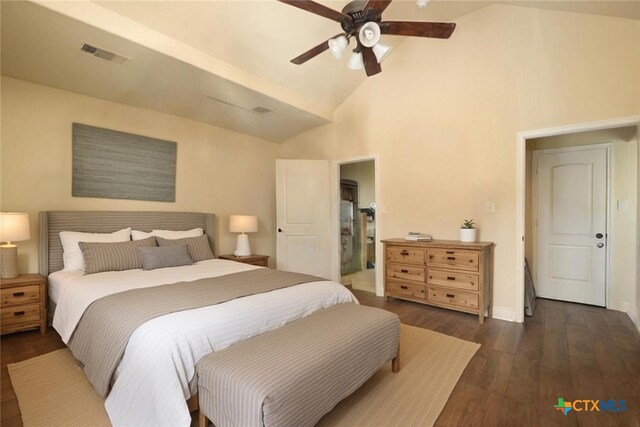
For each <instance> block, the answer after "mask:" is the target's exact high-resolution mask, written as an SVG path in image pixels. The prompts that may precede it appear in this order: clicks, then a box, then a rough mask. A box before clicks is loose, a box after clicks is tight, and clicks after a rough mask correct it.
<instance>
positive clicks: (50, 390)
mask: <svg viewBox="0 0 640 427" xmlns="http://www.w3.org/2000/svg"><path fill="white" fill-rule="evenodd" d="M478 348H480V344H476V343H471V342H468V341H463V340H460V339H457V338H453V337H449V336H447V335H442V334H439V333H436V332H432V331H429V330H426V329H421V328H415V327H412V326H407V325H402V327H401V333H400V364H401V369H400V372H399V373H397V374H394V373H392V372H391V366H390V365H391V364H390V363H389V364H387V366H385V367H384V368H383V369H382V370H380V371H379V372H378V373H376V374H375V375H374V376H373V377H372V378H371V379H370V380H369V381H367V382H366V383H365V384H364V385H363V386H362V387H361V388H360V389H359V390H358V391H356V392H355V393H354V394H353V395H351V396H349V397H348V398H347V399H345V400H344V401H342V402H341V403H340V404H339V405H338V406H336V407H335V408H334V410H333V411H331V412H330V413H329V414H327V415H326V416H325V417H324V418H323V419H322V420H321V421H320V423H319V424H318V425H320V426H324V427H326V426H345V427H347V426H349V427H353V426H370V427H373V426H430V425H433V424H434V423H435V422H436V420H437V419H438V416H439V415H440V412H442V409H443V408H444V405H445V404H446V403H447V400H448V399H449V396H450V395H451V392H452V391H453V388H454V387H455V385H456V383H457V382H458V379H459V378H460V376H461V375H462V372H463V371H464V369H465V368H466V366H467V364H468V363H469V361H470V360H471V358H472V357H473V355H474V354H475V352H476V351H477V350H478ZM7 367H8V369H9V375H10V377H11V384H12V385H13V389H14V390H15V393H16V396H17V398H18V404H19V406H20V412H21V413H22V422H23V424H24V426H25V427H31V426H34V427H35V426H74V427H77V426H108V425H110V424H109V419H108V417H107V413H106V411H105V409H104V404H103V400H102V399H101V398H100V397H98V395H96V393H95V392H94V391H93V388H92V387H91V385H90V384H89V382H88V381H87V379H86V377H85V376H84V373H83V372H82V370H81V369H80V368H79V367H78V365H77V364H76V363H75V359H74V358H73V356H72V355H71V353H70V351H69V350H68V349H63V350H58V351H54V352H52V353H48V354H45V355H42V356H38V357H35V358H33V359H29V360H26V361H24V362H20V363H14V364H11V365H8V366H7Z"/></svg>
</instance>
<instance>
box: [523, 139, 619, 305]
mask: <svg viewBox="0 0 640 427" xmlns="http://www.w3.org/2000/svg"><path fill="white" fill-rule="evenodd" d="M537 171H538V174H537V193H538V257H537V263H538V274H537V283H536V291H537V294H538V296H540V297H544V298H552V299H559V300H564V301H573V302H580V303H585V304H593V305H599V306H604V305H605V294H606V291H605V283H606V244H607V230H606V225H607V176H608V172H607V149H606V148H599V147H598V148H596V147H594V148H590V149H584V148H575V149H568V150H563V151H557V152H548V153H544V152H539V153H538V154H537Z"/></svg>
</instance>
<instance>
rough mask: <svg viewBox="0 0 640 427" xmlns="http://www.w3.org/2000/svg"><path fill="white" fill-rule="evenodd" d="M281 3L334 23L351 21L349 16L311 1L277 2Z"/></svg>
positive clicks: (285, 0)
mask: <svg viewBox="0 0 640 427" xmlns="http://www.w3.org/2000/svg"><path fill="white" fill-rule="evenodd" d="M278 1H279V2H281V3H286V4H288V5H291V6H295V7H297V8H299V9H302V10H306V11H307V12H311V13H315V14H316V15H320V16H323V17H325V18H328V19H331V20H333V21H336V22H340V23H342V22H343V21H347V22H351V21H352V19H351V17H350V16H349V15H347V14H344V13H342V12H338V11H337V10H333V9H331V8H329V7H327V6H324V5H322V4H320V3H316V2H314V1H311V0H278Z"/></svg>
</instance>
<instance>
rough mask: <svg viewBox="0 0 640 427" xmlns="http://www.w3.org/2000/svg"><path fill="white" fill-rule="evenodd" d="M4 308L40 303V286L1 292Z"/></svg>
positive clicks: (9, 289)
mask: <svg viewBox="0 0 640 427" xmlns="http://www.w3.org/2000/svg"><path fill="white" fill-rule="evenodd" d="M0 300H2V306H3V307H4V306H8V305H17V304H28V303H33V302H36V303H37V302H38V301H40V285H29V286H20V287H16V288H7V289H1V290H0Z"/></svg>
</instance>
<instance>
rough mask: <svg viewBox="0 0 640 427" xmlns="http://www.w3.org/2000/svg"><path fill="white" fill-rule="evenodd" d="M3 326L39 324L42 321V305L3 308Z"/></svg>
mask: <svg viewBox="0 0 640 427" xmlns="http://www.w3.org/2000/svg"><path fill="white" fill-rule="evenodd" d="M0 313H1V316H0V318H1V319H0V320H2V326H3V327H4V326H9V325H15V324H18V323H28V322H36V323H37V322H38V321H39V320H40V304H38V303H36V304H27V305H20V306H9V307H2V308H1V309H0Z"/></svg>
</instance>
